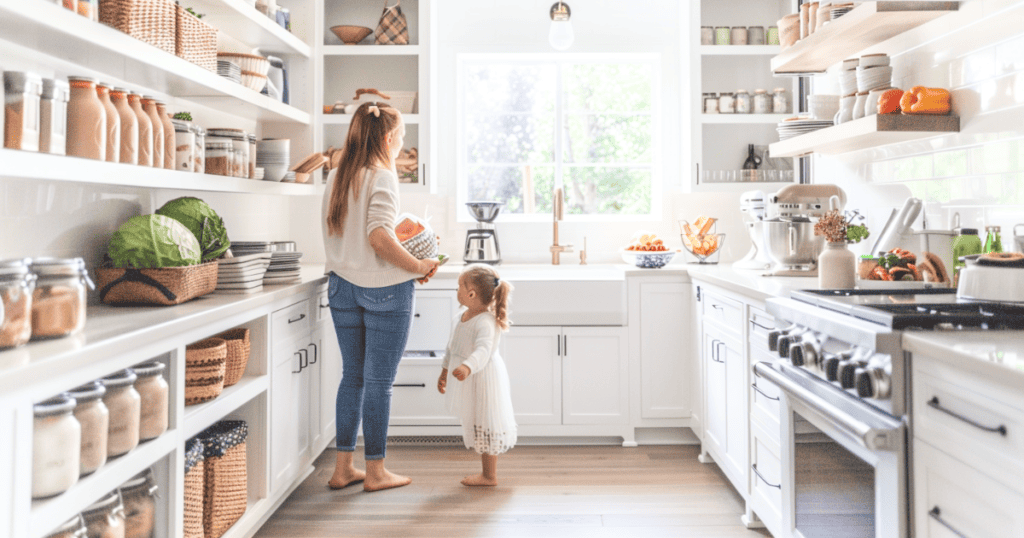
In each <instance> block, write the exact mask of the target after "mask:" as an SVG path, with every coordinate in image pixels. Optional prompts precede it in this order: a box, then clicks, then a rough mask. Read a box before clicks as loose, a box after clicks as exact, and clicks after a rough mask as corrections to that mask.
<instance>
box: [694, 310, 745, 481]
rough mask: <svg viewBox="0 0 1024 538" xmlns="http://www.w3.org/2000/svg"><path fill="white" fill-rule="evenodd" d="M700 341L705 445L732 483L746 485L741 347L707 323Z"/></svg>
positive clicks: (743, 366)
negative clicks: (702, 351)
mask: <svg viewBox="0 0 1024 538" xmlns="http://www.w3.org/2000/svg"><path fill="white" fill-rule="evenodd" d="M703 342H704V347H703V349H704V358H703V363H704V371H705V376H706V384H705V393H706V395H705V402H706V403H705V405H706V408H707V411H706V417H707V424H706V425H705V439H704V442H705V443H706V444H707V445H708V446H707V450H708V451H709V452H711V453H712V456H714V458H715V461H717V462H718V464H719V466H720V467H721V468H722V471H723V472H725V473H726V475H728V476H729V478H730V479H732V480H733V484H745V483H746V481H747V480H746V479H747V465H748V463H747V462H748V461H749V454H748V449H749V448H748V445H747V431H748V427H749V425H748V420H749V415H748V413H747V386H748V385H747V383H746V380H747V368H746V360H745V358H744V356H743V353H742V351H741V350H742V349H743V348H742V346H741V345H740V344H739V341H738V340H737V339H736V338H735V337H733V336H731V335H729V334H728V333H726V332H724V331H722V330H720V329H719V328H718V327H715V326H712V325H710V324H707V325H705V326H704V334H703ZM737 489H741V491H742V490H745V488H737ZM743 493H744V495H745V491H744V492H743Z"/></svg>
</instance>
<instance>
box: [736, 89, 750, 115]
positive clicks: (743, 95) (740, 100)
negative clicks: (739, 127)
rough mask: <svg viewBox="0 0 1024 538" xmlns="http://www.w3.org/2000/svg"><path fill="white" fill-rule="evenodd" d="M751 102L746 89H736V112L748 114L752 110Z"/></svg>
mask: <svg viewBox="0 0 1024 538" xmlns="http://www.w3.org/2000/svg"><path fill="white" fill-rule="evenodd" d="M753 108H754V107H753V102H752V100H751V98H750V94H749V93H747V90H737V91H736V113H737V114H750V112H751V110H753Z"/></svg>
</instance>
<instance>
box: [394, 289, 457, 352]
mask: <svg viewBox="0 0 1024 538" xmlns="http://www.w3.org/2000/svg"><path fill="white" fill-rule="evenodd" d="M458 306H459V304H458V301H457V300H456V298H455V292H454V291H451V290H417V291H416V304H415V306H414V310H413V313H412V327H411V328H410V329H409V340H408V341H407V342H406V344H405V349H406V350H408V351H443V350H444V349H445V348H446V347H448V338H449V336H450V335H451V332H452V323H453V321H454V319H455V312H456V311H457V310H458Z"/></svg>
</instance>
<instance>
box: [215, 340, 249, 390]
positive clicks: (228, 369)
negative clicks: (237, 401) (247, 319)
mask: <svg viewBox="0 0 1024 538" xmlns="http://www.w3.org/2000/svg"><path fill="white" fill-rule="evenodd" d="M214 338H223V339H224V341H226V342H227V344H228V358H227V360H226V361H225V363H224V386H225V387H230V386H231V385H234V384H235V383H238V380H239V379H242V374H244V373H245V366H246V365H247V364H248V363H249V349H250V345H249V329H246V328H245V327H237V328H235V329H231V330H230V331H224V332H222V333H220V334H218V335H215V336H214Z"/></svg>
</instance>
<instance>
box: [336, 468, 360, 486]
mask: <svg viewBox="0 0 1024 538" xmlns="http://www.w3.org/2000/svg"><path fill="white" fill-rule="evenodd" d="M363 480H366V473H365V472H363V471H360V470H359V469H347V470H345V471H338V470H335V471H334V476H332V477H331V479H330V480H328V481H327V487H329V488H331V489H341V488H344V487H347V486H350V485H352V484H355V483H356V482H362V481H363Z"/></svg>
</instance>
